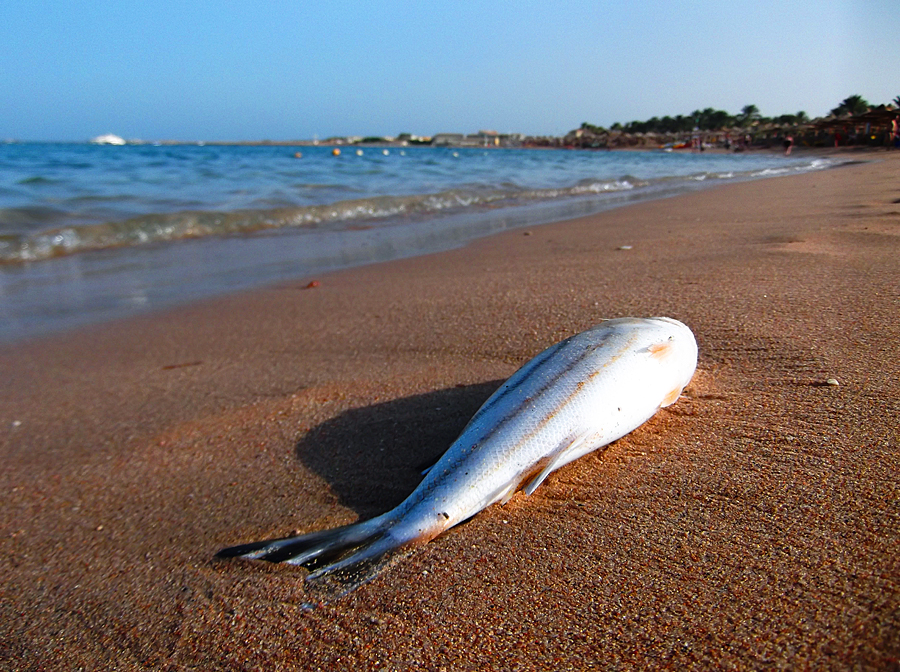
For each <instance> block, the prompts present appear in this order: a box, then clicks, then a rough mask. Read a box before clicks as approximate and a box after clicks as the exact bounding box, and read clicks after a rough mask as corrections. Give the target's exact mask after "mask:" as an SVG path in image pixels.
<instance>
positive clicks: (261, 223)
mask: <svg viewBox="0 0 900 672" xmlns="http://www.w3.org/2000/svg"><path fill="white" fill-rule="evenodd" d="M633 188H634V184H632V183H631V182H629V181H627V180H591V181H586V182H584V183H579V184H577V185H574V186H572V187H568V188H563V189H525V188H519V187H515V186H513V185H507V186H506V188H503V189H486V188H472V189H451V190H447V191H442V192H439V193H434V194H424V195H410V196H374V197H370V198H361V199H351V200H344V201H338V202H335V203H329V204H325V205H309V206H301V207H277V208H261V209H253V210H246V209H245V210H235V211H181V212H174V213H162V214H150V215H141V216H138V217H132V218H129V219H125V220H122V221H116V222H105V223H102V224H80V225H72V226H65V227H60V228H54V229H49V230H45V231H41V232H38V233H32V234H22V235H17V234H7V235H3V236H0V263H16V262H26V261H41V260H44V259H51V258H54V257H60V256H65V255H69V254H75V253H78V252H86V251H90V250H102V249H108V248H116V247H131V246H138V245H147V244H152V243H165V242H173V241H178V240H186V239H191V238H202V237H206V236H228V235H240V234H252V233H255V232H259V231H265V230H273V229H284V228H288V227H292V228H304V227H306V228H313V227H316V228H321V227H327V228H333V229H346V228H351V227H354V226H358V225H360V224H365V223H373V225H374V223H377V222H380V221H385V220H394V219H400V218H409V217H427V216H429V215H437V214H444V213H451V212H458V211H464V210H467V209H478V208H498V207H504V206H513V205H522V204H526V203H529V202H535V201H546V200H553V199H558V198H566V197H575V196H583V195H588V194H602V193H610V192H616V191H624V190H629V189H633Z"/></svg>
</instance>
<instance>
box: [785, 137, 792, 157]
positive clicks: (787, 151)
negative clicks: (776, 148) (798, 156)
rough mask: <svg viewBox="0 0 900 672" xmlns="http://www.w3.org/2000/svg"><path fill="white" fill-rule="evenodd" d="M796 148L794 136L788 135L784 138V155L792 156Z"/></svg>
mask: <svg viewBox="0 0 900 672" xmlns="http://www.w3.org/2000/svg"><path fill="white" fill-rule="evenodd" d="M793 148H794V136H793V135H786V136H784V155H785V156H790V155H791V150H792V149H793Z"/></svg>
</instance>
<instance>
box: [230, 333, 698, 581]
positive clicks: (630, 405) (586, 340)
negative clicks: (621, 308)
mask: <svg viewBox="0 0 900 672" xmlns="http://www.w3.org/2000/svg"><path fill="white" fill-rule="evenodd" d="M696 365H697V343H696V341H695V339H694V335H693V334H692V333H691V331H690V329H688V327H686V326H685V325H684V324H682V323H681V322H678V321H677V320H673V319H671V318H665V317H656V318H647V319H644V318H620V319H614V320H606V321H604V322H601V323H600V324H599V325H597V326H595V327H593V328H591V329H588V330H587V331H584V332H581V333H580V334H577V335H575V336H572V337H571V338H568V339H566V340H564V341H562V342H560V343H557V344H556V345H554V346H551V347H550V348H548V349H547V350H544V351H543V352H542V353H540V354H539V355H537V356H536V357H535V358H534V359H532V360H531V361H529V362H528V363H527V364H525V366H523V367H522V368H521V369H519V370H518V371H517V372H516V373H515V374H513V376H512V377H511V378H510V379H509V380H507V381H506V382H505V383H504V384H503V385H502V386H501V387H500V388H499V389H498V390H497V391H496V392H495V393H494V394H493V395H491V397H490V398H489V399H488V400H487V401H486V402H485V403H484V405H483V406H482V407H481V408H480V409H479V410H478V411H477V412H476V413H475V415H474V416H473V417H472V419H471V420H470V421H469V424H468V425H467V426H466V428H465V429H464V430H463V432H462V434H460V436H459V438H458V439H457V440H456V441H455V442H454V443H453V445H452V446H450V448H449V449H448V450H447V452H446V453H445V454H444V455H443V457H441V459H440V460H439V461H438V462H437V463H436V464H435V465H434V466H433V467H432V468H431V469H430V470H429V472H428V473H427V475H426V476H425V478H424V479H423V480H422V482H421V483H420V484H419V486H418V487H417V488H416V489H415V490H414V491H413V492H412V494H410V496H409V497H407V499H406V500H404V501H403V502H402V503H401V504H399V505H398V506H397V507H396V508H395V509H393V510H391V511H388V512H387V513H385V514H383V515H381V516H378V517H377V518H373V519H371V520H368V521H365V522H362V523H354V524H352V525H346V526H343V527H339V528H335V529H332V530H324V531H322V532H313V533H311V534H308V535H303V536H300V537H292V538H287V539H277V540H270V541H263V542H255V543H252V544H245V545H243V546H237V547H233V548H228V549H224V550H223V551H220V553H219V555H220V556H221V557H235V556H241V557H246V558H256V559H263V560H269V561H272V562H289V563H292V564H299V565H318V568H317V569H316V570H315V571H314V572H313V573H312V574H310V575H309V577H308V578H310V579H315V578H317V577H320V576H323V575H326V574H329V573H331V572H334V571H336V570H343V569H348V568H352V567H354V566H356V565H358V564H360V563H364V562H367V561H372V560H375V559H377V558H379V557H381V556H382V555H383V554H385V553H387V552H388V551H391V550H394V549H397V548H401V547H403V546H408V545H411V544H417V543H425V542H427V541H429V540H431V539H433V538H434V537H436V536H438V535H439V534H441V533H442V532H443V531H444V530H446V529H448V528H450V527H453V526H454V525H456V524H458V523H460V522H462V521H464V520H466V519H468V518H470V517H472V516H473V515H475V514H476V513H478V512H479V511H481V510H482V509H484V508H486V507H488V506H490V505H491V504H494V503H495V502H504V503H505V502H506V501H508V499H509V498H510V497H512V495H513V494H514V493H515V492H516V491H517V490H519V489H523V490H524V491H525V493H526V494H531V493H532V492H534V490H535V488H537V486H538V485H540V484H541V482H542V481H543V480H544V479H545V478H546V477H547V476H548V475H549V474H550V473H551V472H553V471H555V470H556V469H558V468H560V467H561V466H563V465H565V464H568V463H569V462H571V461H572V460H576V459H578V458H579V457H581V456H583V455H585V454H587V453H589V452H591V451H593V450H596V449H597V448H600V447H601V446H605V445H607V444H608V443H610V442H612V441H615V440H616V439H618V438H620V437H622V436H624V435H625V434H627V433H628V432H630V431H632V430H633V429H635V428H636V427H638V426H640V425H641V424H643V423H644V422H646V421H647V420H648V419H649V418H650V417H652V416H653V415H654V414H655V413H656V411H657V410H658V409H659V408H661V407H663V406H668V405H669V404H672V403H674V402H675V400H677V399H678V397H679V395H680V394H681V391H682V390H683V389H684V387H685V386H686V385H687V384H688V383H689V382H690V380H691V377H692V376H693V373H694V369H695V368H696Z"/></svg>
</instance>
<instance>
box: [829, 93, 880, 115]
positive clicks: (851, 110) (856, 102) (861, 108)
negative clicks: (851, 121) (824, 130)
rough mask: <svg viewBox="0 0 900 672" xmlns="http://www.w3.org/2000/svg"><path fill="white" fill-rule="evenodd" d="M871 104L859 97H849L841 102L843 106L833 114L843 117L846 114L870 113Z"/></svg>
mask: <svg viewBox="0 0 900 672" xmlns="http://www.w3.org/2000/svg"><path fill="white" fill-rule="evenodd" d="M869 107H870V105H869V102H868V101H867V100H866V99H865V98H863V97H862V96H859V95H853V96H847V97H846V98H844V100H842V101H841V104H840V105H838V106H837V107H836V108H834V109H833V110H832V111H831V113H832V114H833V115H835V116H836V117H842V116H844V115H845V114H863V113H865V112H868V111H869Z"/></svg>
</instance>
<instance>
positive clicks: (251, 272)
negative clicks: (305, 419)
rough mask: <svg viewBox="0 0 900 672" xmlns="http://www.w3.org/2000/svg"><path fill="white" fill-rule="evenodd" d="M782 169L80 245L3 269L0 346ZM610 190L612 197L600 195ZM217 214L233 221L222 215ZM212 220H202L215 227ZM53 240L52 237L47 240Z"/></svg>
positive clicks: (354, 204)
mask: <svg viewBox="0 0 900 672" xmlns="http://www.w3.org/2000/svg"><path fill="white" fill-rule="evenodd" d="M644 151H645V150H644ZM715 153H716V152H714V151H713V152H710V154H715ZM835 156H840V158H838V160H845V158H844V157H842V156H841V155H835V154H834V153H830V152H829V153H819V152H814V153H810V154H809V157H811V158H810V159H809V161H810V162H811V163H810V165H808V166H806V168H805V169H804V168H802V167H800V166H796V165H791V166H788V167H787V168H784V170H788V171H792V170H810V171H815V170H817V169H818V168H816V167H814V165H813V164H814V163H815V161H816V160H817V158H818V157H823V158H828V159H830V157H835ZM830 160H832V159H830ZM779 169H781V168H778V167H769V168H766V169H765V170H763V169H762V168H758V169H757V171H756V172H754V171H753V170H752V169H747V170H746V172H745V173H737V174H733V173H732V172H727V174H724V175H722V176H719V178H718V179H717V175H716V173H715V170H714V169H713V168H710V169H709V170H712V171H713V172H711V173H708V174H706V175H701V176H699V177H697V176H690V175H683V176H680V177H677V178H676V177H673V178H663V179H659V178H657V179H654V178H652V177H651V178H648V179H647V180H644V181H639V182H638V183H636V184H635V185H632V186H629V185H628V184H626V185H625V186H624V187H620V186H619V185H618V184H613V182H615V181H616V180H615V179H614V178H608V179H606V180H605V181H604V180H602V179H601V180H600V182H606V183H608V184H603V185H601V186H602V189H601V190H600V191H599V192H598V193H596V194H594V195H591V194H590V193H589V192H582V191H578V190H577V189H576V187H572V189H575V191H573V193H571V194H569V195H568V196H567V197H559V198H552V197H550V196H544V197H541V196H540V195H532V196H533V200H529V199H530V198H531V197H528V196H522V197H521V199H522V200H520V202H518V203H517V204H511V203H506V204H502V203H501V204H500V206H499V207H498V206H497V205H495V204H494V202H493V201H489V202H487V203H483V204H482V205H481V206H480V207H479V206H478V205H472V206H471V207H466V208H461V209H459V211H457V212H451V213H446V212H442V211H441V210H440V209H439V210H435V211H432V212H427V213H425V214H420V215H416V214H404V212H405V209H404V208H406V207H409V208H412V209H413V210H414V209H415V207H416V203H417V201H416V199H420V200H422V201H423V202H427V201H429V199H432V198H438V200H440V198H439V197H440V196H441V194H431V195H429V194H424V195H418V196H416V195H413V196H400V197H398V198H399V199H401V200H403V199H406V201H407V203H406V205H405V206H403V207H401V208H400V210H399V211H398V213H396V214H395V215H394V216H393V217H391V216H385V217H384V218H377V217H376V218H374V219H370V220H366V219H361V220H359V222H358V223H356V224H354V223H353V222H354V221H355V220H350V223H349V224H346V223H345V224H342V223H341V221H342V219H341V216H339V215H340V213H342V212H344V211H345V210H346V211H347V212H348V213H349V214H353V213H356V212H357V211H358V210H359V209H360V208H361V207H363V205H362V203H363V202H362V201H354V200H351V201H347V202H346V203H343V204H342V202H340V201H339V202H337V203H336V204H333V205H332V206H330V207H326V206H310V208H303V207H299V206H298V208H297V209H295V210H293V211H290V212H288V211H287V210H285V211H284V212H283V213H281V211H277V210H276V211H272V212H271V213H269V214H268V215H267V216H268V217H272V218H274V219H276V220H277V219H278V218H279V217H289V218H297V217H308V216H316V215H317V213H318V214H319V215H321V212H319V211H320V210H321V211H322V212H328V211H329V210H331V209H333V210H335V212H336V213H337V214H333V215H332V219H335V221H332V220H325V221H324V222H321V223H313V224H310V225H308V226H306V225H303V226H291V225H285V226H277V227H275V228H272V229H266V228H265V227H264V228H263V229H262V230H259V231H254V228H253V226H252V222H251V226H250V227H249V229H248V231H247V232H246V233H240V232H239V233H237V234H229V233H228V232H227V231H226V232H224V233H219V234H216V233H214V232H212V231H211V232H209V233H208V234H207V235H200V236H197V237H194V236H193V235H191V236H188V237H187V238H183V239H174V240H168V239H165V240H159V241H155V242H154V241H152V240H151V241H149V242H147V243H145V244H137V245H135V244H125V245H119V244H117V243H116V242H115V241H114V240H113V241H107V245H108V246H107V247H100V248H96V249H92V248H90V247H86V248H84V249H75V250H74V251H71V252H69V253H67V254H61V255H57V256H53V257H50V258H39V259H35V260H32V261H20V262H15V261H11V262H9V263H7V264H5V265H3V266H0V272H2V274H3V275H2V276H0V293H2V294H3V295H4V296H5V299H4V303H5V304H6V306H5V307H4V325H3V326H2V327H0V343H6V344H8V343H15V342H20V341H22V340H27V339H28V338H33V337H41V336H42V335H47V334H52V333H65V332H66V331H68V330H70V329H72V328H78V327H80V326H84V325H88V324H94V323H103V322H106V321H109V320H114V319H122V318H125V319H127V318H128V317H130V316H133V315H135V314H139V313H141V312H148V311H149V312H155V311H159V310H166V309H167V308H170V307H173V306H178V305H187V304H189V303H191V302H193V301H197V300H205V299H209V298H213V297H215V296H221V295H224V294H227V293H229V292H234V291H248V290H252V289H253V288H256V287H264V286H265V285H266V284H270V283H273V282H274V283H277V282H289V281H291V280H292V279H294V278H307V279H308V278H315V277H316V276H318V275H320V274H322V273H326V272H331V271H334V270H341V269H346V268H352V267H354V266H359V265H364V264H368V263H380V262H383V261H389V260H391V259H398V258H406V257H411V256H417V255H422V254H431V253H433V252H439V251H443V250H448V249H453V248H456V247H460V246H463V245H466V244H469V243H470V242H471V241H473V240H477V239H479V238H482V237H485V236H490V235H496V234H497V233H498V232H502V231H507V230H514V229H520V228H524V227H529V226H542V225H545V224H548V223H554V222H558V221H568V220H571V219H575V218H578V217H581V216H588V215H591V214H596V213H599V212H603V211H606V210H610V209H615V208H618V207H623V206H624V207H628V206H630V205H632V204H634V203H639V202H643V201H650V200H656V199H660V198H669V197H671V196H673V195H678V194H679V193H685V192H690V191H694V190H697V189H705V188H710V187H712V188H715V187H716V186H719V185H718V184H716V183H717V182H719V181H720V179H721V180H722V181H723V182H725V183H727V182H741V181H746V180H753V179H767V178H768V177H778V176H779V175H777V174H774V175H767V174H766V173H767V172H769V171H772V172H773V173H777V171H778V170H779ZM703 177H709V178H710V179H701V178H703ZM598 179H599V178H598ZM610 185H612V188H610V189H609V191H603V189H606V188H608V187H610ZM508 197H509V198H510V199H515V198H516V193H515V192H514V191H510V192H509V194H508ZM379 198H381V197H373V198H372V203H373V204H370V205H369V207H374V208H376V209H377V208H384V207H395V206H390V204H388V205H387V206H385V205H384V204H381V203H380V202H379ZM451 201H452V196H451ZM396 207H399V206H396ZM342 208H343V209H342ZM279 213H281V214H279ZM285 213H287V214H285ZM218 214H220V215H221V216H222V217H223V218H225V221H231V220H230V219H228V218H229V213H218ZM184 215H185V216H184V217H183V219H184V222H185V223H186V225H188V226H193V225H194V224H193V223H194V220H195V216H196V215H197V213H193V212H186V213H184ZM216 215H217V213H214V212H213V213H209V214H208V216H209V217H210V218H212V219H215V216H216ZM231 215H232V216H233V217H236V218H237V220H236V221H239V220H240V218H241V214H240V211H238V212H234V213H231ZM172 217H173V219H172V226H176V225H177V222H178V221H181V220H179V219H178V213H175V214H174V215H172ZM260 218H262V219H266V211H264V210H263V211H259V214H258V215H257V219H260ZM143 220H146V221H147V222H149V225H150V229H151V232H152V231H155V230H156V226H157V224H156V215H152V214H149V215H146V216H138V217H135V218H133V219H131V220H128V221H127V222H125V224H128V223H130V224H131V225H133V226H135V227H137V226H139V224H140V222H141V221H143ZM93 228H95V227H91V226H88V227H86V229H85V234H84V235H85V236H87V240H90V236H92V235H94V234H93V233H92V229H93ZM100 228H101V229H102V228H103V227H102V226H101V227H100ZM129 230H130V229H129ZM51 234H52V231H51V232H50V233H48V234H47V236H50V235H51ZM72 235H74V234H72ZM148 235H149V232H148ZM70 237H71V236H70ZM42 241H43V242H42ZM31 242H32V243H33V245H34V246H35V247H38V246H39V245H40V244H45V243H46V241H45V240H44V239H43V238H41V239H40V240H37V239H36V240H34V241H31Z"/></svg>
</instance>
